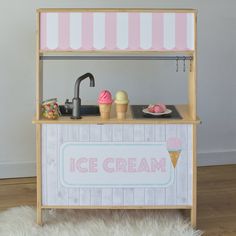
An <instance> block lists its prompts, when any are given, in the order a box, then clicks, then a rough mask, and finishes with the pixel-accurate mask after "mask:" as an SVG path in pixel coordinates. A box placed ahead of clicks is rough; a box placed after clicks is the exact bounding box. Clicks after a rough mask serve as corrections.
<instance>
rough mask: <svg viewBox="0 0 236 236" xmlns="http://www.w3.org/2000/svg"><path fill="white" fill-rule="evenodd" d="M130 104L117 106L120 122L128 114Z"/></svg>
mask: <svg viewBox="0 0 236 236" xmlns="http://www.w3.org/2000/svg"><path fill="white" fill-rule="evenodd" d="M127 108H128V104H116V116H117V119H119V120H124V119H125V116H126V112H127Z"/></svg>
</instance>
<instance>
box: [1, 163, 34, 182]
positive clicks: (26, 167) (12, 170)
mask: <svg viewBox="0 0 236 236" xmlns="http://www.w3.org/2000/svg"><path fill="white" fill-rule="evenodd" d="M35 175H36V164H35V162H13V163H12V162H8V163H0V179H7V178H20V177H32V176H35Z"/></svg>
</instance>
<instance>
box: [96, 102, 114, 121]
mask: <svg viewBox="0 0 236 236" xmlns="http://www.w3.org/2000/svg"><path fill="white" fill-rule="evenodd" d="M99 110H100V115H101V118H102V119H104V120H109V119H110V113H111V104H99Z"/></svg>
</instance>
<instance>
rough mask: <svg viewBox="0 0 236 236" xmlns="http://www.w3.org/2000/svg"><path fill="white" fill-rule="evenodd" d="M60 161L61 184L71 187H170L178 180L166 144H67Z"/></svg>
mask: <svg viewBox="0 0 236 236" xmlns="http://www.w3.org/2000/svg"><path fill="white" fill-rule="evenodd" d="M59 159H60V161H59V176H60V181H61V184H62V185H63V186H65V187H69V188H73V187H74V188H81V187H89V188H90V187H102V188H104V187H109V188H110V187H112V188H116V187H118V188H123V187H128V188H137V187H142V188H143V187H167V186H169V185H170V184H172V183H173V178H174V168H173V165H172V163H171V159H170V155H169V153H168V151H167V147H166V143H165V142H156V143H81V142H66V143H64V144H62V145H61V147H60V155H59Z"/></svg>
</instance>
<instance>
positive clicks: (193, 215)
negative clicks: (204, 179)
mask: <svg viewBox="0 0 236 236" xmlns="http://www.w3.org/2000/svg"><path fill="white" fill-rule="evenodd" d="M196 139H197V135H196V125H195V124H194V125H193V182H192V185H193V186H192V191H193V192H192V209H191V224H192V226H193V227H196V225H197V154H196V152H197V150H196V149H197V140H196Z"/></svg>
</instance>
